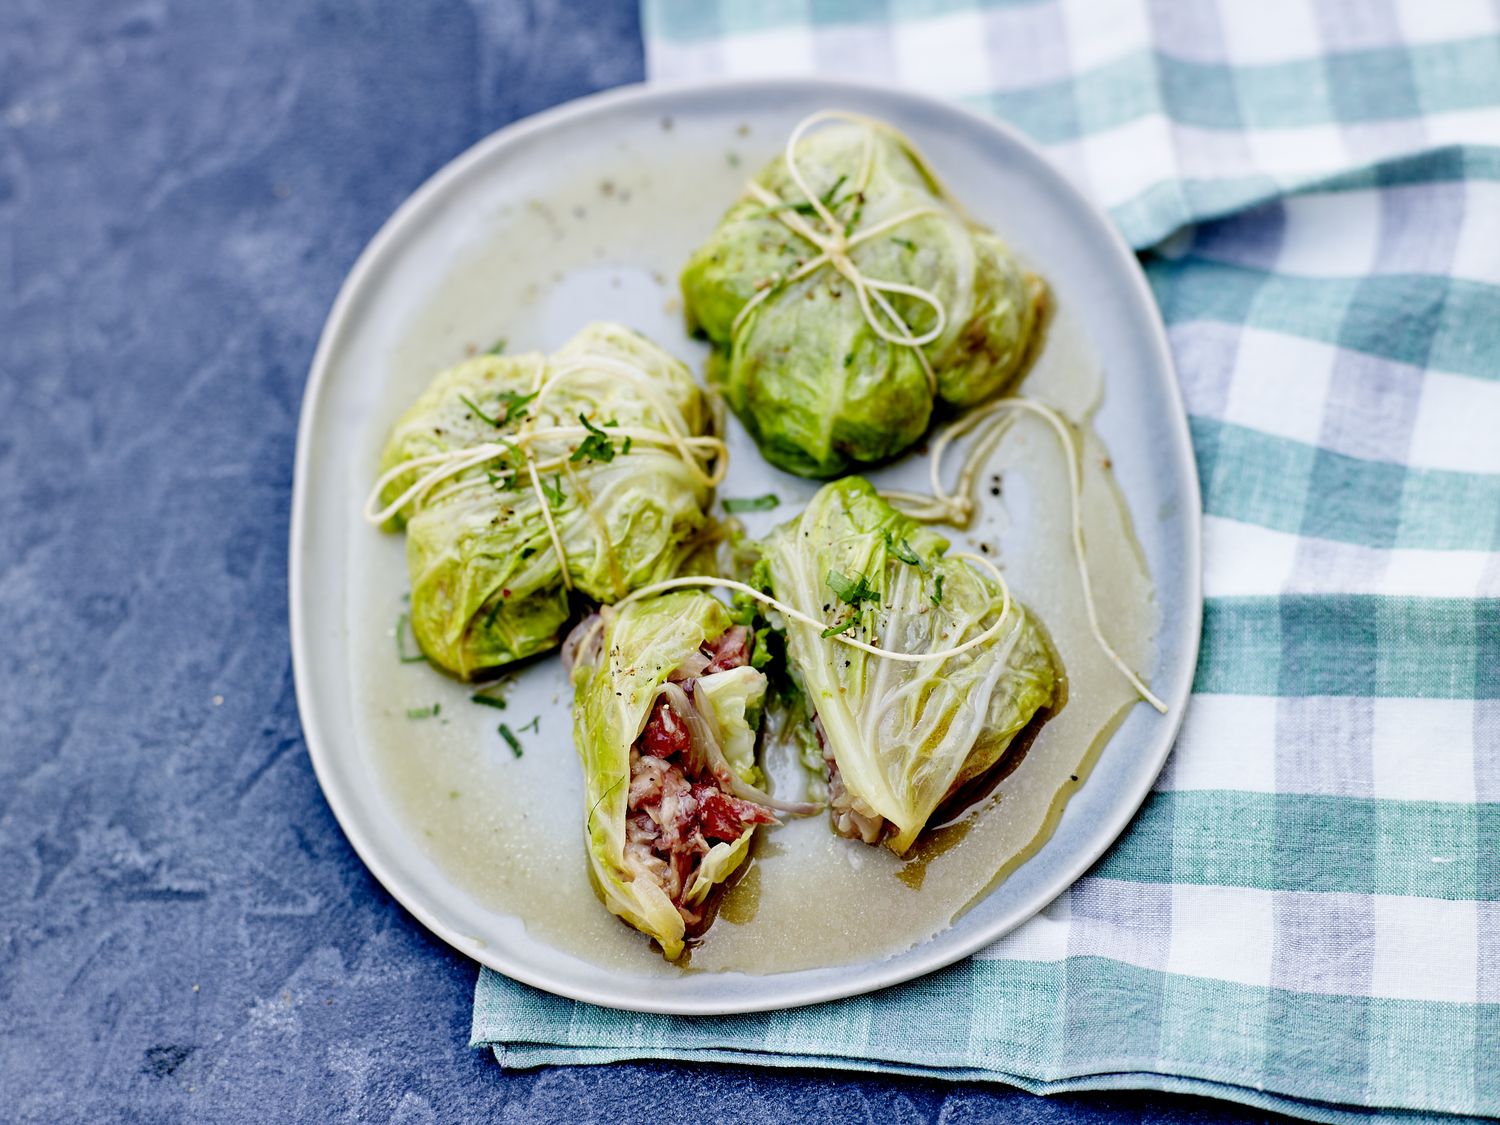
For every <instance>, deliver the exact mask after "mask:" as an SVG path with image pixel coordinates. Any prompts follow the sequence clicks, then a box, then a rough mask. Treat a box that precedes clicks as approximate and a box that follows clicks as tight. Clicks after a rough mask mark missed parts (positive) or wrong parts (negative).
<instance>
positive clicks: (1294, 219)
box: [1276, 191, 1380, 277]
mask: <svg viewBox="0 0 1500 1125" xmlns="http://www.w3.org/2000/svg"><path fill="white" fill-rule="evenodd" d="M1283 213H1284V214H1285V215H1286V230H1285V232H1284V233H1283V234H1282V239H1281V253H1280V254H1279V255H1278V256H1277V259H1276V269H1277V270H1278V271H1279V272H1282V273H1293V274H1301V275H1303V276H1305V277H1362V276H1363V275H1365V274H1367V273H1369V272H1370V271H1371V270H1372V269H1373V268H1374V265H1375V255H1376V251H1377V250H1378V249H1379V247H1380V197H1379V196H1378V195H1377V194H1376V193H1375V192H1373V191H1340V192H1330V193H1327V194H1323V195H1299V196H1293V197H1292V198H1290V199H1288V200H1286V202H1285V204H1284V206H1283Z"/></svg>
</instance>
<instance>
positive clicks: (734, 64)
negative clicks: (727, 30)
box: [719, 26, 817, 76]
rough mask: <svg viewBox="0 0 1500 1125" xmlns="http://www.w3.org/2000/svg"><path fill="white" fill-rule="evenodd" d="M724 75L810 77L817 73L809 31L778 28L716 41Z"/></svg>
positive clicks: (804, 28) (807, 28) (810, 30)
mask: <svg viewBox="0 0 1500 1125" xmlns="http://www.w3.org/2000/svg"><path fill="white" fill-rule="evenodd" d="M719 48H720V50H721V51H722V52H723V54H724V72H725V73H726V74H743V75H756V76H759V75H780V74H812V73H814V72H816V70H817V62H816V58H815V55H814V52H813V36H812V29H811V28H809V27H805V26H804V27H777V28H772V29H770V30H769V31H749V32H746V33H745V34H743V35H730V36H727V37H725V38H724V39H721V40H719Z"/></svg>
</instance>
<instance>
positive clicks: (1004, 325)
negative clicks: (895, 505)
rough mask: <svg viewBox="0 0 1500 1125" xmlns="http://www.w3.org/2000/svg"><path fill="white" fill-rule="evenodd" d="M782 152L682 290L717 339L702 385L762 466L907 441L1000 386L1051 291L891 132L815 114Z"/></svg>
mask: <svg viewBox="0 0 1500 1125" xmlns="http://www.w3.org/2000/svg"><path fill="white" fill-rule="evenodd" d="M828 119H836V120H837V122H838V123H837V124H832V125H828V126H827V127H825V128H818V129H817V130H816V131H806V130H808V129H809V128H810V127H812V126H820V125H823V124H824V123H825V121H827V120H828ZM788 148H789V152H790V154H791V156H792V163H791V164H789V163H788V158H787V156H785V155H783V156H781V157H778V158H777V159H776V160H774V161H772V162H771V164H770V165H769V166H768V167H766V168H765V169H764V170H763V171H762V172H761V173H760V174H759V175H758V176H757V177H756V178H755V180H754V181H752V182H751V184H750V185H749V186H748V188H747V193H746V195H745V196H744V197H743V198H742V199H741V200H740V201H739V202H737V203H736V204H734V206H733V207H731V208H730V209H729V211H728V213H726V214H725V216H724V218H723V219H722V220H721V221H720V223H719V226H718V228H717V229H716V230H715V231H714V232H713V234H712V235H711V236H710V238H709V240H708V241H707V242H706V243H705V244H704V245H703V246H702V247H701V248H700V249H699V250H698V251H697V252H696V253H694V254H693V256H692V257H691V258H690V259H689V261H688V263H687V266H686V267H685V269H684V270H683V273H682V279H681V280H682V292H683V296H684V300H685V307H686V312H687V317H688V321H689V325H690V326H691V327H695V328H697V329H699V330H701V331H702V333H703V334H705V335H706V336H707V337H708V339H709V340H710V341H711V343H712V344H713V347H714V351H713V355H712V358H711V359H710V361H709V380H710V382H711V383H715V384H717V385H719V386H720V387H721V388H722V390H723V392H724V394H725V397H726V398H727V400H728V402H729V404H730V406H732V407H733V409H734V411H735V413H736V414H738V415H739V417H740V419H741V420H742V421H743V422H744V423H745V426H746V428H747V429H748V430H749V431H750V433H751V434H752V435H753V436H754V438H755V440H756V442H757V443H758V444H759V446H760V448H761V451H762V452H763V453H764V454H765V456H766V459H767V460H769V461H770V462H771V463H772V464H774V465H777V466H778V467H780V468H783V469H786V470H788V471H789V472H793V473H797V474H800V475H802V476H809V477H830V476H834V475H837V474H839V473H841V472H844V471H846V470H847V469H849V468H850V466H851V465H852V466H858V465H859V464H862V463H867V462H875V461H880V460H883V459H885V458H888V457H891V456H893V455H895V454H897V453H900V452H901V451H902V450H904V449H906V448H907V447H908V446H910V445H911V444H912V443H913V442H915V441H916V440H917V439H918V438H920V437H921V436H922V434H923V433H924V432H925V431H926V429H927V424H928V419H929V417H930V416H931V415H932V412H933V408H934V404H935V403H942V404H947V405H949V406H953V407H966V406H970V405H973V404H975V403H978V402H981V401H983V400H985V399H988V398H992V397H993V396H995V395H997V394H999V393H1000V392H1001V391H1003V390H1004V389H1005V388H1006V387H1007V385H1008V384H1009V383H1010V382H1011V381H1012V379H1013V378H1014V377H1015V375H1016V374H1017V372H1018V371H1019V370H1020V368H1021V366H1022V363H1023V361H1024V359H1025V357H1026V355H1027V354H1028V351H1029V349H1030V347H1031V343H1032V338H1033V336H1034V335H1035V334H1036V331H1037V325H1038V322H1039V319H1040V311H1041V308H1042V305H1043V303H1044V300H1045V295H1046V287H1045V285H1044V283H1043V282H1042V281H1041V280H1040V279H1039V278H1037V277H1036V276H1035V275H1033V274H1031V273H1029V272H1028V271H1027V270H1026V268H1025V267H1024V266H1023V265H1022V264H1021V263H1020V262H1019V261H1018V260H1017V259H1016V257H1015V256H1014V255H1013V254H1012V253H1011V252H1010V251H1009V250H1008V249H1007V248H1006V246H1005V244H1004V243H1003V242H1001V240H1000V239H999V238H997V237H996V236H995V235H994V234H993V233H992V232H991V231H989V230H987V229H985V228H984V227H981V226H979V225H977V224H976V223H974V222H973V221H972V220H970V219H969V218H968V217H967V216H966V215H965V214H964V213H963V211H962V210H961V209H960V208H959V206H958V205H957V204H956V203H954V202H953V201H952V199H951V198H950V197H949V196H948V194H947V192H946V191H945V190H944V188H943V187H942V185H941V184H940V183H939V182H938V180H937V178H936V176H935V175H934V173H933V172H932V170H931V168H930V167H929V166H928V165H927V163H926V162H925V161H924V160H923V159H922V157H921V155H920V154H919V153H918V152H917V151H916V150H915V149H914V148H913V147H912V145H911V143H910V142H909V141H908V140H907V139H906V138H905V137H904V136H903V135H902V134H901V133H899V132H897V131H896V130H895V129H893V128H891V127H890V126H889V125H885V124H884V123H881V122H877V121H872V120H869V119H865V118H854V117H851V116H850V115H845V114H833V113H830V114H818V115H815V116H814V117H813V118H809V119H808V120H807V121H806V122H804V123H803V125H802V126H799V128H798V130H797V131H796V132H794V133H793V136H792V141H791V142H790V143H789V146H788ZM908 340H909V341H911V343H906V342H903V341H908Z"/></svg>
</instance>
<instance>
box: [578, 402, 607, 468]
mask: <svg viewBox="0 0 1500 1125" xmlns="http://www.w3.org/2000/svg"><path fill="white" fill-rule="evenodd" d="M578 420H579V421H580V422H582V423H583V428H584V429H585V430H587V431H588V435H589V436H588V437H586V438H584V439H583V444H582V445H580V446H579V447H578V448H577V449H575V450H573V456H571V457H569V458H568V460H569V461H582V460H584V459H585V458H587V459H588V460H590V461H606V462H607V461H613V460H614V459H615V443H614V442H612V441H610V439H609V435H608V434H607V433H605V432H604V431H603V430H601V429H600V428H599V427H598V426H596V425H594V424H593V423H592V422H590V421H589V420H588V419H587V418H585V417H584V416H583V415H582V414H580V415H579V416H578Z"/></svg>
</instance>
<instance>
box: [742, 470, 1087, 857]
mask: <svg viewBox="0 0 1500 1125" xmlns="http://www.w3.org/2000/svg"><path fill="white" fill-rule="evenodd" d="M764 550H765V557H764V566H763V567H762V569H761V578H762V581H766V582H768V583H769V585H770V587H771V590H772V592H773V593H774V594H775V596H776V597H777V598H778V599H779V600H780V601H782V602H783V603H785V604H786V605H787V606H789V607H791V608H792V609H795V610H798V611H799V612H801V613H803V614H805V615H807V616H808V617H811V618H813V619H814V620H816V621H820V622H826V627H824V628H821V629H820V628H818V627H815V626H813V625H808V624H805V623H803V622H799V621H797V620H795V619H788V620H787V621H786V654H787V661H788V664H789V666H790V671H791V673H792V675H793V676H794V677H795V678H796V680H797V681H798V683H799V685H800V687H801V689H802V690H801V694H802V696H803V699H804V706H805V708H806V709H807V711H808V714H807V715H806V716H805V717H806V718H807V719H808V720H809V721H811V722H812V723H813V725H814V727H815V730H816V735H817V739H818V742H819V743H820V744H821V747H822V751H823V757H824V759H825V762H826V767H827V771H828V803H829V810H830V813H831V815H832V817H833V824H834V829H835V831H837V832H839V833H840V834H841V835H846V836H858V837H859V838H861V839H863V840H864V841H865V842H866V843H870V844H874V843H877V842H881V841H884V842H885V843H886V844H887V845H888V846H889V847H890V848H891V849H892V850H893V851H895V852H896V853H897V854H898V855H900V854H904V853H905V852H906V851H907V850H908V849H909V848H910V847H911V845H912V844H913V843H914V842H915V840H916V839H917V837H918V835H919V834H920V833H921V832H922V829H923V828H924V827H925V826H926V824H927V822H928V819H929V818H930V817H931V816H932V814H933V812H934V811H935V810H936V809H937V808H938V806H939V805H941V804H942V802H943V801H944V800H945V799H946V798H947V797H948V796H950V795H951V794H953V793H954V792H955V791H956V790H957V789H958V788H959V787H961V786H963V785H964V784H965V783H966V782H968V781H970V780H972V779H975V778H977V777H980V776H981V775H983V774H985V773H987V772H988V771H989V770H990V769H992V768H993V767H994V766H995V765H996V764H998V763H999V761H1000V759H1001V758H1002V757H1003V756H1004V754H1005V752H1006V749H1007V748H1008V747H1009V746H1010V744H1011V741H1012V740H1013V739H1014V738H1015V736H1016V735H1017V734H1019V733H1020V732H1021V730H1022V729H1023V728H1024V727H1025V726H1026V725H1027V723H1029V722H1030V721H1031V719H1032V717H1033V716H1034V715H1035V714H1036V713H1037V711H1039V710H1040V709H1042V708H1044V707H1046V706H1048V705H1049V704H1051V703H1052V702H1053V701H1054V699H1055V697H1056V695H1057V693H1058V690H1059V683H1060V674H1059V671H1058V669H1057V667H1056V665H1055V664H1054V661H1053V657H1052V653H1051V649H1050V647H1049V644H1048V642H1047V641H1046V639H1045V637H1044V636H1043V633H1042V631H1041V629H1040V628H1039V627H1038V626H1037V624H1036V623H1035V621H1033V619H1032V618H1031V616H1030V615H1029V614H1028V613H1027V612H1026V611H1025V609H1023V608H1022V607H1021V606H1020V605H1019V604H1017V603H1015V602H1011V601H1009V600H1008V598H1007V596H1006V594H1005V592H1004V590H1003V588H1002V587H1001V584H1000V583H999V582H998V581H997V580H996V579H995V578H994V577H993V576H991V575H989V574H986V573H985V572H984V571H983V570H981V569H977V568H975V567H973V566H970V565H968V564H967V563H966V562H964V561H963V560H962V559H959V558H947V557H945V555H946V552H947V550H948V542H947V540H945V539H944V538H943V537H942V536H940V535H937V534H936V533H934V532H933V531H931V530H930V529H928V528H925V527H923V526H922V525H920V524H918V523H916V522H915V521H914V520H911V519H909V518H908V517H906V516H904V515H902V514H901V513H900V512H898V511H896V510H895V509H894V508H892V507H891V506H890V505H889V504H888V503H886V502H885V500H883V499H882V498H881V497H880V496H879V495H878V494H877V493H876V491H875V489H874V488H873V487H872V486H871V485H870V484H869V482H868V481H865V480H863V479H861V478H859V477H848V478H845V479H844V480H840V481H836V482H834V483H832V484H828V485H825V486H824V487H823V488H822V489H821V490H820V491H819V492H818V493H817V495H816V496H814V497H813V499H812V502H811V503H810V504H809V505H808V506H807V508H806V509H805V510H804V511H803V513H802V514H801V515H800V516H799V517H798V518H796V519H794V520H792V521H790V522H789V523H786V524H783V525H782V526H781V527H779V528H777V529H776V530H775V531H773V532H772V533H771V535H770V536H769V537H768V538H767V539H766V541H765V544H764ZM1002 614H1003V616H1002ZM997 622H1000V623H1001V627H1000V628H999V629H997V630H996V632H995V635H994V636H993V637H992V638H991V639H989V640H986V641H984V642H983V643H981V644H978V645H976V646H975V647H973V648H970V649H968V650H967V651H965V652H962V653H959V654H956V655H953V656H949V657H946V658H942V659H933V660H929V661H926V662H923V663H909V662H903V661H897V660H893V659H890V658H889V657H886V656H880V655H875V654H871V653H867V652H865V651H863V650H861V649H858V648H856V647H854V646H852V645H848V644H844V643H841V641H840V639H839V638H840V637H850V638H854V639H856V640H859V641H863V642H865V643H867V644H871V645H874V646H876V647H878V648H882V649H886V650H891V651H896V652H902V653H913V654H916V653H939V652H944V651H947V650H949V649H954V648H957V647H959V646H961V645H963V644H965V643H967V642H969V641H971V640H973V639H974V638H976V637H979V636H980V635H981V634H984V633H985V632H986V631H987V630H989V629H990V628H991V627H993V626H995V625H996V623H997Z"/></svg>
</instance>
